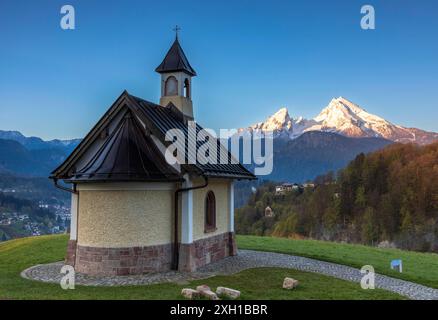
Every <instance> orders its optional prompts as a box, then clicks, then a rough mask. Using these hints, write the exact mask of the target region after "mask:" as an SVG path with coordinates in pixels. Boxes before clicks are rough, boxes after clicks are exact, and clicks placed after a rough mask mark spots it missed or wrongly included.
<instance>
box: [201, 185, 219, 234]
mask: <svg viewBox="0 0 438 320" xmlns="http://www.w3.org/2000/svg"><path fill="white" fill-rule="evenodd" d="M216 216H217V210H216V196H215V194H214V192H213V191H212V190H210V191H208V192H207V194H206V195H205V201H204V232H205V233H209V232H214V231H216V230H217V228H216ZM209 220H211V223H208V221H209Z"/></svg>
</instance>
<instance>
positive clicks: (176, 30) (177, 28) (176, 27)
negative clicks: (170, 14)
mask: <svg viewBox="0 0 438 320" xmlns="http://www.w3.org/2000/svg"><path fill="white" fill-rule="evenodd" d="M172 30H173V31H175V34H176V39H178V31H180V30H181V28H180V27H179V26H178V25H176V26H175V28H173V29H172Z"/></svg>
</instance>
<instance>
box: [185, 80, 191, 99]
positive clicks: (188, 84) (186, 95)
mask: <svg viewBox="0 0 438 320" xmlns="http://www.w3.org/2000/svg"><path fill="white" fill-rule="evenodd" d="M184 97H186V98H190V81H189V79H187V78H186V79H185V80H184Z"/></svg>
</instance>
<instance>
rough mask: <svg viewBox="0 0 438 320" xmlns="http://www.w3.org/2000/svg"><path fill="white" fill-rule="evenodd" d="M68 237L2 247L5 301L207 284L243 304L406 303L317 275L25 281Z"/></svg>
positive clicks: (57, 254) (115, 295) (170, 290)
mask: <svg viewBox="0 0 438 320" xmlns="http://www.w3.org/2000/svg"><path fill="white" fill-rule="evenodd" d="M66 245H67V237H66V236H64V235H63V236H59V235H58V236H41V237H34V238H24V239H17V240H12V241H7V242H3V243H1V244H0V300H1V299H181V298H182V297H181V295H180V292H181V289H182V288H183V287H195V286H196V285H199V284H204V283H205V284H207V285H209V286H210V287H212V288H216V287H217V286H219V285H220V286H229V287H232V288H236V289H239V290H241V292H242V296H241V297H242V299H402V297H401V296H399V295H396V294H393V293H389V292H387V291H384V290H377V289H376V290H362V289H361V288H360V286H359V284H357V283H353V282H348V281H343V280H338V279H335V278H331V277H327V276H322V275H317V274H313V273H307V272H301V271H295V270H288V269H279V268H258V269H251V270H246V271H243V272H240V273H238V274H235V275H232V276H217V277H212V278H209V279H206V280H198V281H191V282H190V283H188V284H184V285H183V284H174V283H166V284H158V285H150V286H136V287H134V286H131V287H81V286H77V287H76V289H75V290H62V289H61V287H60V286H59V285H57V284H46V283H40V282H37V281H31V280H26V279H23V278H21V277H20V272H21V271H22V270H24V269H26V268H28V267H30V266H32V265H36V264H39V263H48V262H53V261H59V260H62V258H63V256H64V253H65V248H66ZM286 276H288V277H293V278H296V279H299V280H300V281H301V285H300V286H299V287H298V288H297V289H296V290H293V291H289V290H283V289H282V288H281V284H282V281H283V279H284V277H286Z"/></svg>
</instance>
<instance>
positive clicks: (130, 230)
mask: <svg viewBox="0 0 438 320" xmlns="http://www.w3.org/2000/svg"><path fill="white" fill-rule="evenodd" d="M156 72H158V73H159V74H160V75H161V98H160V103H159V104H155V103H152V102H149V101H146V100H144V99H141V98H138V97H136V96H133V95H131V94H129V93H128V92H127V91H124V92H123V93H122V94H121V95H120V97H119V98H118V99H117V100H116V101H115V102H114V103H113V105H112V106H111V107H110V108H109V109H108V111H107V112H106V113H105V114H104V115H103V117H102V118H101V119H100V120H99V121H98V122H97V124H96V125H95V126H94V127H93V128H92V129H91V131H90V132H89V133H88V134H87V135H86V137H85V138H84V139H83V140H82V141H81V143H80V144H79V145H78V146H77V148H76V149H75V150H74V151H73V152H72V153H71V155H70V156H69V157H68V158H67V159H66V160H65V161H64V162H63V163H62V164H61V165H60V166H59V167H58V168H56V169H55V170H54V171H53V172H52V174H51V179H53V180H54V182H55V185H57V186H58V187H60V188H62V189H65V190H67V191H70V192H71V193H72V195H71V226H70V241H69V244H68V248H67V255H66V261H65V262H66V263H67V264H69V265H72V266H74V267H75V270H76V271H77V272H82V273H85V274H91V275H128V274H141V273H144V272H159V271H167V270H170V269H174V270H180V271H194V270H196V269H197V268H198V267H200V266H203V265H205V264H208V263H210V262H214V261H217V260H220V259H222V258H225V257H227V256H232V255H235V254H236V249H237V248H236V242H235V236H234V184H233V183H234V180H236V179H255V176H254V175H253V174H252V173H250V172H249V171H247V170H246V169H245V168H244V167H243V166H242V165H241V164H240V163H238V162H237V161H236V162H232V161H231V157H232V156H231V154H230V153H229V152H228V151H225V154H226V155H227V157H228V159H227V160H229V161H228V163H226V164H223V163H222V162H220V161H219V159H218V161H217V164H215V163H206V164H205V163H203V164H201V163H199V162H198V161H196V162H195V163H191V162H190V161H187V162H184V163H174V164H170V163H169V162H168V161H166V157H165V153H166V149H167V147H168V146H169V144H170V143H171V142H169V141H166V139H165V136H166V132H168V131H169V130H170V129H180V130H182V132H183V133H184V135H185V138H186V139H185V140H184V141H185V143H187V141H188V139H187V138H188V137H187V135H188V130H187V129H188V125H190V123H191V121H192V120H195V119H196V118H195V114H194V108H193V103H192V100H191V97H192V77H194V76H196V72H195V70H194V69H193V68H192V66H191V65H190V63H189V61H188V59H187V57H186V56H185V54H184V52H183V50H182V48H181V46H180V43H179V40H178V37H176V39H175V41H174V43H173V44H172V46H171V48H170V50H169V51H168V53H167V54H166V56H165V58H164V60H163V61H162V63H161V64H160V65H159V66H158V67H157V68H156ZM195 130H196V132H199V131H200V130H202V127H201V126H199V125H198V124H196V125H195ZM210 139H213V137H210ZM214 143H215V145H216V146H217V148H218V150H222V148H224V147H223V146H222V145H221V144H220V142H219V141H218V140H216V139H215V140H214ZM185 147H187V145H185ZM199 147H200V145H199V143H197V144H196V148H199ZM187 149H188V150H190V148H187ZM191 156H193V155H192V154H190V151H189V152H188V153H187V154H186V155H185V157H186V158H185V159H186V160H187V158H189V157H191ZM219 156H220V153H219V152H218V157H219ZM195 159H196V157H195ZM59 180H61V181H64V182H65V183H68V184H71V189H70V188H66V187H65V186H64V185H61V184H60V183H59Z"/></svg>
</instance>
